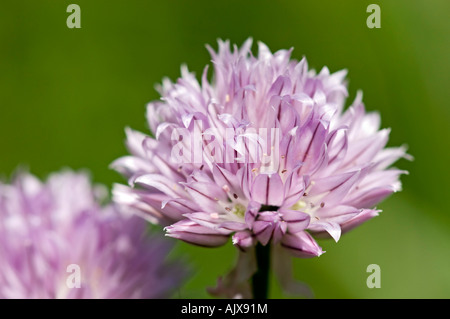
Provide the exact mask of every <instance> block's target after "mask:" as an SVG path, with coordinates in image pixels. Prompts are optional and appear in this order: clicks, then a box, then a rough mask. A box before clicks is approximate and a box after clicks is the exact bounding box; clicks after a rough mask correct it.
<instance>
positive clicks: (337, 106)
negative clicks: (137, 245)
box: [112, 40, 407, 257]
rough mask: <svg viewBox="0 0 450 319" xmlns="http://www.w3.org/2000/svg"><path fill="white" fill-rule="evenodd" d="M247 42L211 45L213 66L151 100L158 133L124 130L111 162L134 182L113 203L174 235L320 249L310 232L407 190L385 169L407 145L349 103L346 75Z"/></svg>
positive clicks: (372, 212)
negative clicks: (123, 148) (390, 144)
mask: <svg viewBox="0 0 450 319" xmlns="http://www.w3.org/2000/svg"><path fill="white" fill-rule="evenodd" d="M251 44H252V41H251V40H247V41H246V42H245V43H244V44H243V46H242V47H241V48H237V47H236V46H235V47H234V48H230V44H229V42H228V41H219V49H218V52H215V51H214V50H213V49H211V48H210V47H208V50H209V51H210V53H211V56H212V62H213V66H214V72H213V77H212V80H209V79H208V76H207V72H208V67H206V68H205V70H204V72H203V75H202V77H201V80H200V81H198V80H197V79H196V78H195V76H194V74H192V73H190V72H189V71H188V70H187V68H186V67H182V70H181V78H179V79H178V80H177V81H176V82H175V83H172V82H171V81H169V80H167V79H166V80H164V81H163V84H162V86H160V87H159V88H158V89H159V92H160V94H161V100H160V101H155V102H151V103H149V104H148V106H147V120H148V124H149V127H150V129H151V130H152V132H154V137H150V136H147V135H144V134H142V133H139V132H136V131H133V130H131V129H127V131H126V133H127V146H128V149H129V151H130V153H131V155H130V156H126V157H122V158H120V159H118V160H116V161H115V162H114V163H113V164H112V166H113V167H114V168H115V169H116V170H118V171H119V172H121V173H122V174H123V175H125V176H126V177H127V178H128V181H129V184H130V186H124V185H116V186H115V188H114V191H113V193H114V199H115V201H116V202H118V203H120V204H123V205H124V206H126V207H128V208H129V209H131V210H133V211H134V212H136V213H137V214H139V215H141V216H143V217H145V218H147V219H148V220H149V221H151V222H155V223H160V224H163V225H165V226H167V227H166V228H165V229H166V231H167V234H168V236H171V237H175V238H179V239H181V240H184V241H186V242H189V243H192V244H196V245H201V246H207V247H213V246H219V245H223V244H224V243H226V242H227V241H228V239H229V238H230V237H232V242H233V244H234V245H236V246H238V247H239V248H240V249H241V250H243V251H245V250H246V249H248V248H250V247H253V246H254V245H255V244H256V243H258V242H259V243H261V244H262V245H267V244H269V243H271V244H273V245H276V246H278V247H284V248H286V249H287V250H288V251H290V252H291V253H292V254H294V255H295V256H298V257H314V256H319V255H321V254H322V253H323V251H322V249H321V248H320V247H319V245H318V244H317V243H316V241H315V240H314V239H313V237H312V236H315V235H316V236H329V237H332V238H333V239H334V240H335V241H338V240H339V238H340V236H341V233H342V232H344V231H348V230H349V229H351V228H353V227H355V226H357V225H359V224H361V223H362V222H364V221H366V220H368V219H370V218H372V217H374V216H376V215H377V214H378V212H379V210H377V209H375V208H374V206H375V205H376V204H377V203H379V202H380V201H381V200H383V199H384V198H386V197H387V196H388V195H390V194H391V193H393V192H395V191H398V190H399V189H400V182H399V175H400V174H402V173H405V172H404V171H401V170H398V169H393V168H389V166H390V165H391V164H392V163H393V162H395V161H396V160H397V159H399V158H400V157H406V156H407V155H406V154H405V148H404V147H397V148H386V147H385V146H386V143H387V141H388V136H389V130H388V129H380V117H379V115H378V113H374V112H371V113H367V112H366V111H365V109H364V105H363V103H362V94H361V93H360V92H358V94H357V96H356V98H355V100H354V102H353V103H352V105H351V106H350V107H348V108H347V109H344V103H345V101H346V98H347V95H348V93H347V87H346V82H345V76H346V71H345V70H343V71H339V72H336V73H330V71H329V70H328V69H327V68H326V67H324V68H323V69H322V70H321V71H320V72H319V73H316V72H315V71H313V70H309V69H308V65H307V62H306V59H302V60H301V61H299V62H298V61H296V60H294V59H291V51H292V50H280V51H277V52H275V53H271V52H270V50H269V49H268V48H267V46H266V45H264V44H263V43H258V55H257V56H254V55H253V54H252V53H251V51H250V48H251Z"/></svg>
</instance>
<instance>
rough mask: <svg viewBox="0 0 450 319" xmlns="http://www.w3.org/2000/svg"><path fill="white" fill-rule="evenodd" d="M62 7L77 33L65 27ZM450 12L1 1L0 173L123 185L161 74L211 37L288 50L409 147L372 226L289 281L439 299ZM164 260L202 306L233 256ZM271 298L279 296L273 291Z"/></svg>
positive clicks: (329, 245) (200, 57)
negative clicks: (372, 277)
mask: <svg viewBox="0 0 450 319" xmlns="http://www.w3.org/2000/svg"><path fill="white" fill-rule="evenodd" d="M73 2H75V3H77V4H78V5H79V6H80V7H81V26H82V28H81V29H68V28H67V26H66V19H67V17H68V15H69V13H66V8H67V6H68V5H69V4H70V3H73ZM370 3H377V4H379V5H380V7H381V29H369V28H368V27H367V26H366V19H367V17H368V15H369V13H366V8H367V6H368V5H369V4H370ZM449 12H450V2H449V1H448V0H433V1H407V0H396V1H380V0H377V1H363V0H358V1H299V0H292V1H287V0H272V1H268V0H257V1H256V0H254V1H250V0H245V1H242V0H240V1H237V0H227V1H204V0H201V1H200V0H195V1H181V0H180V1H175V0H172V1H139V0H130V1H105V0H96V1H87V0H76V1H75V0H72V1H63V0H61V1H50V0H39V1H36V0H33V1H31V0H25V1H8V2H5V3H2V6H1V9H0V175H2V176H3V177H4V178H8V177H9V176H10V175H11V174H12V173H13V172H14V170H15V169H16V168H17V167H18V166H19V165H22V166H25V167H28V168H29V169H30V170H31V172H33V173H35V174H37V175H38V176H40V177H42V178H44V177H45V176H46V175H47V174H48V173H50V172H51V171H55V170H59V169H61V168H63V167H70V168H74V169H79V168H88V169H89V170H90V171H91V174H92V177H93V180H94V181H95V182H99V183H104V184H106V185H108V186H110V185H112V183H114V182H123V179H122V178H121V177H120V176H119V175H118V174H117V173H115V172H113V171H111V170H110V169H109V168H108V165H109V164H110V163H111V162H112V161H113V160H114V159H116V158H117V157H119V156H122V155H124V154H126V150H125V147H124V143H123V141H124V127H126V126H130V127H132V128H134V129H137V130H141V131H144V132H148V131H147V126H146V123H145V117H144V112H145V104H146V103H147V102H149V101H150V100H154V99H157V98H158V94H157V92H156V91H155V90H154V86H155V84H156V83H158V82H160V81H161V79H162V78H163V77H164V76H168V77H169V78H171V79H176V78H177V77H178V75H179V67H180V65H181V64H182V63H187V65H188V66H189V68H190V69H191V70H193V71H195V72H196V73H197V74H201V71H202V69H203V67H204V65H205V64H207V63H210V57H209V55H208V53H207V51H206V49H205V47H204V46H205V44H206V43H209V44H211V45H212V46H213V47H214V48H216V47H217V45H216V40H217V38H223V39H230V40H231V41H232V42H233V43H237V44H239V45H240V44H241V43H242V42H243V41H244V40H245V39H246V38H247V37H249V36H251V37H253V39H254V40H256V41H263V42H265V43H266V44H268V46H269V47H270V48H271V49H272V50H273V51H275V50H277V49H282V48H290V47H294V48H295V49H294V52H293V57H294V58H297V59H301V58H302V56H306V57H307V59H308V61H309V64H310V66H311V67H313V68H316V69H320V68H322V67H323V66H324V65H326V66H328V67H329V68H330V70H331V71H337V70H340V69H342V68H346V69H348V71H349V73H348V79H349V92H350V97H349V101H348V103H350V102H351V100H353V98H354V97H355V94H356V90H358V89H362V90H363V92H364V101H365V104H366V108H367V109H368V110H378V111H380V113H381V115H382V126H383V127H391V128H392V133H391V138H390V142H389V145H392V146H393V145H401V144H407V145H408V146H409V153H410V154H412V155H413V156H414V157H415V160H414V161H413V162H408V161H406V160H401V161H399V162H397V163H396V166H398V167H400V168H402V169H406V170H409V172H410V175H408V176H403V177H402V180H403V188H404V190H403V191H402V192H401V193H398V194H395V195H393V196H392V197H390V198H389V199H387V200H386V201H384V202H383V203H382V204H380V205H379V208H381V209H383V213H381V214H380V216H379V217H376V218H375V219H373V220H371V221H369V222H368V223H366V224H364V225H362V226H361V227H359V228H357V229H355V230H353V231H351V232H350V233H348V234H346V235H344V236H343V237H342V238H341V240H340V241H339V243H337V244H336V243H334V242H333V241H327V240H323V241H320V244H321V246H322V247H323V248H324V250H326V251H327V253H326V254H324V255H322V256H321V257H320V258H315V259H308V260H305V259H296V260H295V261H294V262H293V266H294V270H295V276H296V278H297V279H299V280H301V281H304V282H306V283H307V284H308V285H309V286H310V287H311V288H312V289H313V291H314V293H315V296H316V297H317V298H449V297H450V215H449V208H448V207H449V196H450V194H449V186H448V185H449V183H450V174H449V160H450V156H449V146H450V145H449V144H450V143H449V138H450V135H449V122H450V104H449V101H450V94H449V92H450V90H449V87H448V86H449V83H450V81H449V80H450V61H449V57H450V21H449V20H448V13H449ZM254 48H255V46H254ZM173 256H174V257H177V256H182V257H183V258H184V260H185V261H186V263H189V264H190V265H191V269H192V274H193V276H192V277H191V279H189V280H188V281H187V282H186V284H185V285H184V286H183V288H181V289H180V290H179V291H178V292H177V293H176V294H175V296H174V297H176V298H189V297H191V298H202V297H208V295H207V294H206V292H205V287H206V286H213V285H214V284H215V281H216V278H217V276H219V275H221V274H224V273H225V272H227V271H228V270H229V269H230V268H231V267H232V265H233V264H234V262H235V258H236V251H235V249H234V247H231V245H227V246H225V247H222V248H219V249H203V248H197V247H192V246H189V245H187V244H183V243H177V245H176V249H175V251H174V252H173ZM369 264H378V265H379V266H380V267H381V288H379V289H377V288H374V289H369V288H367V286H366V278H367V276H368V275H369V273H367V272H366V268H367V266H368V265H369ZM270 297H272V298H282V297H289V296H286V295H284V294H283V293H282V292H281V289H280V287H279V286H278V285H277V283H276V281H275V280H274V279H273V278H272V282H271V291H270Z"/></svg>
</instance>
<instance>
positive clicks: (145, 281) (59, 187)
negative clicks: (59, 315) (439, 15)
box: [0, 172, 183, 299]
mask: <svg viewBox="0 0 450 319" xmlns="http://www.w3.org/2000/svg"><path fill="white" fill-rule="evenodd" d="M101 190H103V189H100V188H93V187H92V186H91V185H90V182H89V179H88V177H87V176H86V175H85V174H81V173H72V172H62V173H58V174H53V175H51V176H50V177H49V178H48V181H47V182H46V183H42V182H40V181H39V180H38V179H37V178H35V177H33V176H32V175H30V174H25V173H22V174H20V175H18V177H17V178H16V179H15V180H14V181H13V183H12V184H3V183H0V243H1V244H0V298H14V299H16V298H20V299H22V298H39V299H41V298H164V297H167V296H169V295H170V293H171V292H173V290H174V288H176V287H177V285H178V284H179V283H180V280H181V279H182V277H183V275H182V274H183V271H182V269H180V267H179V266H178V265H175V264H169V263H167V262H165V261H164V260H165V258H166V255H167V254H168V252H169V250H170V245H169V244H168V243H167V242H166V241H163V240H160V239H159V238H157V237H155V236H150V237H146V236H145V234H146V223H145V222H144V221H143V220H142V219H140V218H137V217H134V216H131V217H130V216H122V215H120V214H119V213H118V211H117V210H116V209H115V208H114V207H113V206H112V205H109V206H105V207H101V206H100V205H99V201H98V198H97V196H96V193H99V192H98V191H101ZM103 191H104V190H103ZM180 270H181V271H180Z"/></svg>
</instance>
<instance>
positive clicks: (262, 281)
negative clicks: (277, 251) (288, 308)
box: [252, 243, 270, 299]
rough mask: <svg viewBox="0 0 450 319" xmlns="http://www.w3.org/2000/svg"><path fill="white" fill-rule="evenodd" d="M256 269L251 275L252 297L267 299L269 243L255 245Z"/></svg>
mask: <svg viewBox="0 0 450 319" xmlns="http://www.w3.org/2000/svg"><path fill="white" fill-rule="evenodd" d="M255 254H256V265H257V267H258V270H257V271H256V273H255V274H254V275H253V277H252V290H253V298H254V299H267V296H268V292H269V269H270V243H268V244H267V245H266V246H263V245H261V243H258V244H257V245H256V247H255Z"/></svg>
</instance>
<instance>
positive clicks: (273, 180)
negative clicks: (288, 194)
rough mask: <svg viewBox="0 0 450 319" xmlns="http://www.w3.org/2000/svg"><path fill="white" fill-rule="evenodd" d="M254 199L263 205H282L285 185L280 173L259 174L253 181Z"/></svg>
mask: <svg viewBox="0 0 450 319" xmlns="http://www.w3.org/2000/svg"><path fill="white" fill-rule="evenodd" d="M251 195H252V200H254V201H256V202H258V203H261V204H263V205H270V206H281V204H282V203H283V200H284V186H283V181H282V180H281V177H280V175H278V174H271V175H269V174H259V175H258V176H256V178H255V180H254V181H253V186H252V194H251Z"/></svg>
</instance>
